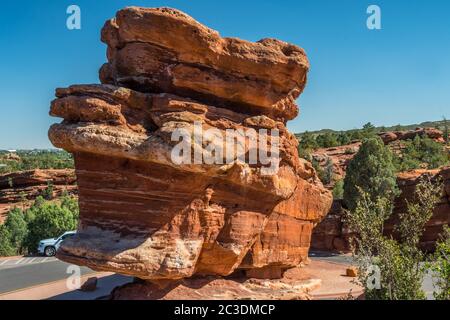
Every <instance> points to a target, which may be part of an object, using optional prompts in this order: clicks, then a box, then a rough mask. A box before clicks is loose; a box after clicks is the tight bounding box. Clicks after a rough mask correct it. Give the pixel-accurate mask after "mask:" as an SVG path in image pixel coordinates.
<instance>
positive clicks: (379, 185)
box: [344, 137, 398, 210]
mask: <svg viewBox="0 0 450 320" xmlns="http://www.w3.org/2000/svg"><path fill="white" fill-rule="evenodd" d="M359 189H360V190H359ZM360 191H362V192H364V193H367V194H369V195H370V197H371V200H372V201H376V199H377V198H378V197H380V196H389V197H390V198H391V199H393V198H394V197H395V196H396V195H397V194H398V187H397V182H396V175H395V167H394V165H393V162H392V153H391V151H390V150H389V148H387V147H385V145H384V143H383V141H381V139H380V138H379V137H374V138H370V139H367V140H364V142H363V143H362V145H361V147H360V149H359V151H358V152H357V153H356V155H355V156H354V157H353V159H352V160H351V161H350V163H349V165H348V167H347V173H346V176H345V179H344V201H345V204H346V206H347V208H348V209H350V210H354V209H355V208H356V205H357V203H358V200H359V198H360V195H361V192H360Z"/></svg>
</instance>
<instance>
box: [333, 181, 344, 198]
mask: <svg viewBox="0 0 450 320" xmlns="http://www.w3.org/2000/svg"><path fill="white" fill-rule="evenodd" d="M343 198H344V180H339V181H337V182H336V184H335V185H334V187H333V199H335V200H340V199H343Z"/></svg>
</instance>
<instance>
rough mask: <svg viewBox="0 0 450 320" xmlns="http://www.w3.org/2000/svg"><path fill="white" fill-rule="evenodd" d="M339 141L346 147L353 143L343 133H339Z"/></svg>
mask: <svg viewBox="0 0 450 320" xmlns="http://www.w3.org/2000/svg"><path fill="white" fill-rule="evenodd" d="M337 141H338V143H339V145H340V146H345V145H347V144H349V143H350V142H351V139H350V137H349V135H348V134H347V133H346V132H344V131H342V132H340V133H339V135H338V137H337Z"/></svg>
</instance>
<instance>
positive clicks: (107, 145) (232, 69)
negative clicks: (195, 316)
mask: <svg viewBox="0 0 450 320" xmlns="http://www.w3.org/2000/svg"><path fill="white" fill-rule="evenodd" d="M102 39H103V41H105V42H106V43H107V44H108V60H109V62H108V63H107V64H106V65H105V66H103V67H102V69H101V72H100V76H101V80H102V82H103V84H93V85H74V86H71V87H69V88H62V89H57V90H56V96H57V99H56V100H54V101H53V102H52V104H51V110H50V114H51V115H53V116H57V117H61V118H63V119H64V121H63V122H62V123H60V124H55V125H53V126H52V127H51V128H50V131H49V137H50V140H51V141H52V143H53V144H54V145H55V146H56V147H59V148H63V149H65V150H67V151H69V152H71V153H73V154H74V159H75V166H76V174H77V178H78V187H79V204H80V224H79V228H78V233H77V235H76V236H74V237H72V238H71V239H69V240H67V241H65V242H64V243H63V244H62V246H61V247H60V249H59V251H58V257H59V258H60V259H61V260H63V261H67V262H70V263H75V264H79V265H85V266H88V267H91V268H93V269H94V270H99V271H112V272H117V273H121V274H126V275H131V276H135V277H137V278H140V279H147V280H152V281H161V280H177V279H183V278H189V277H191V276H193V275H204V276H206V275H208V276H227V275H230V274H232V273H233V272H235V271H236V270H243V271H244V270H256V271H255V272H254V275H258V270H260V269H261V268H274V269H275V271H274V274H275V273H276V272H277V271H280V270H281V271H284V270H286V269H288V268H292V267H295V266H297V265H298V264H299V263H301V262H302V261H304V260H306V259H307V253H308V249H309V245H310V237H311V232H312V228H313V226H314V225H315V224H316V223H318V222H319V221H320V220H321V219H322V218H323V217H324V215H325V214H326V213H327V212H328V210H329V207H330V205H331V201H332V197H331V194H330V192H329V191H327V190H326V189H325V188H324V187H323V186H322V184H321V182H320V180H319V179H318V177H317V175H316V172H315V170H314V169H313V167H312V165H311V164H310V163H308V162H306V161H304V160H302V159H300V158H299V157H298V152H297V146H298V143H297V140H296V138H295V136H294V135H292V134H291V133H290V132H289V131H288V130H287V129H286V126H285V121H286V120H287V119H292V118H293V117H295V115H296V114H297V106H296V105H295V103H294V99H295V98H296V97H297V96H298V95H299V94H300V92H301V91H302V90H303V87H304V86H305V83H306V72H307V70H308V62H307V59H306V56H305V54H304V52H303V50H302V49H300V48H298V47H296V46H294V45H290V44H287V43H284V42H281V41H278V40H267V39H266V40H262V41H260V42H258V43H251V42H247V41H243V40H238V39H227V38H221V37H220V36H219V35H218V33H217V32H215V31H213V30H210V29H208V28H206V27H205V26H203V25H201V24H199V23H198V22H196V21H195V20H193V19H192V18H191V17H189V16H187V15H186V14H184V13H182V12H180V11H177V10H174V9H167V8H159V9H144V8H135V7H132V8H126V9H124V10H121V11H119V12H118V14H117V17H116V18H115V19H113V20H111V21H108V22H107V23H106V25H105V27H104V29H103V31H102ZM230 130H231V132H244V133H245V138H244V140H240V139H239V137H236V136H234V137H233V139H232V141H233V142H236V141H237V142H236V143H235V144H232V147H231V148H230V147H229V145H228V144H227V143H226V141H228V140H226V139H225V140H224V139H223V137H227V134H229V132H230ZM198 132H201V137H202V139H200V141H198V140H196V137H197V135H196V134H197V133H198ZM180 133H182V134H181V135H180ZM247 133H248V134H249V135H248V136H247ZM269 133H270V134H269ZM275 133H276V134H275ZM174 137H175V138H174ZM192 137H194V139H192V140H193V141H190V142H189V143H188V145H187V149H183V150H184V151H183V152H182V153H180V154H179V155H180V156H179V157H178V156H177V157H175V158H174V150H177V148H179V147H180V138H189V139H190V138H192ZM235 138H237V139H235ZM184 146H186V145H184ZM198 150H201V152H200V154H201V155H203V159H202V158H201V157H200V159H197V158H196V154H197V153H196V151H198ZM208 150H209V151H211V150H214V152H212V151H211V152H208ZM191 151H192V153H191ZM269 153H270V159H271V161H269V162H264V161H262V160H261V154H269ZM177 155H178V153H177ZM207 155H209V157H206V156H207ZM251 155H259V156H258V161H257V162H252V161H248V159H250V158H251ZM198 160H200V161H198ZM211 160H213V161H211ZM262 274H264V273H262ZM280 274H282V273H280Z"/></svg>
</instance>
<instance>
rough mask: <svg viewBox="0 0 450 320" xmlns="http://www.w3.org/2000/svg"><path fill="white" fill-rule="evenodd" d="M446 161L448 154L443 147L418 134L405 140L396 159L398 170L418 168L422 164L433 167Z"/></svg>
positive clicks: (437, 166)
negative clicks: (403, 146) (411, 138)
mask: <svg viewBox="0 0 450 320" xmlns="http://www.w3.org/2000/svg"><path fill="white" fill-rule="evenodd" d="M447 163H448V156H447V153H446V151H445V149H444V147H443V146H442V145H441V144H440V143H438V142H436V141H434V140H433V139H430V138H428V137H420V136H419V135H416V136H415V138H414V139H413V140H408V141H406V142H405V148H404V149H403V151H402V154H401V156H399V157H398V158H397V159H396V167H397V169H398V170H399V171H407V170H412V169H418V168H420V166H421V165H422V164H424V165H426V166H427V167H428V168H429V169H435V168H439V167H441V166H443V165H446V164H447Z"/></svg>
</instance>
